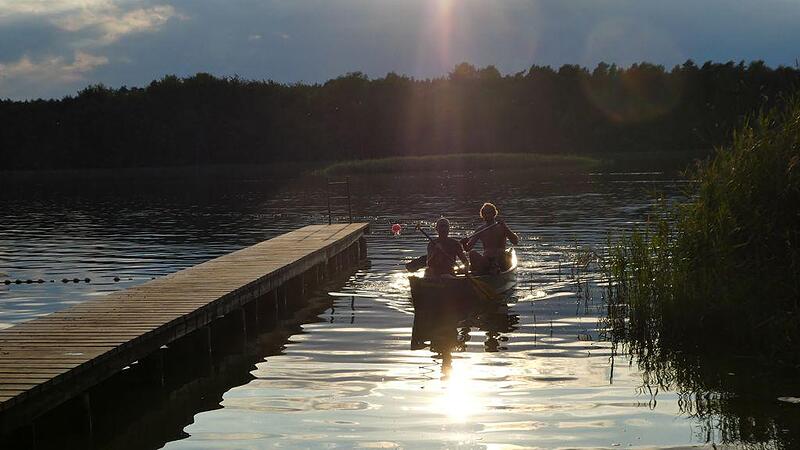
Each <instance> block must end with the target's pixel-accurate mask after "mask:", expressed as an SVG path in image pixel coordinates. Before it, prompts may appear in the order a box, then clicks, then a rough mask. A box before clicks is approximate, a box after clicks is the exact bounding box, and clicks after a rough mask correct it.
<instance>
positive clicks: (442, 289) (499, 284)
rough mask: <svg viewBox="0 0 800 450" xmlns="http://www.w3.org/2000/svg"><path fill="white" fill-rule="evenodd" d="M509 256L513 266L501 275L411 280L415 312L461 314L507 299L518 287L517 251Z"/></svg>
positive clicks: (512, 250) (418, 277) (412, 277)
mask: <svg viewBox="0 0 800 450" xmlns="http://www.w3.org/2000/svg"><path fill="white" fill-rule="evenodd" d="M508 253H509V258H510V261H511V266H510V267H509V268H508V269H506V270H505V271H503V272H500V273H498V274H492V275H476V276H471V277H469V278H467V277H466V276H465V275H463V274H459V275H456V276H454V277H435V278H425V277H421V276H416V275H412V276H410V277H408V281H409V283H410V284H411V303H412V304H413V305H414V310H415V311H416V310H420V309H426V310H430V309H443V308H444V309H449V310H462V309H469V308H474V307H475V306H477V305H480V304H481V303H486V302H496V301H498V300H501V299H505V298H506V294H508V293H509V291H511V289H513V288H514V286H516V284H517V256H516V253H515V252H514V249H510V250H508Z"/></svg>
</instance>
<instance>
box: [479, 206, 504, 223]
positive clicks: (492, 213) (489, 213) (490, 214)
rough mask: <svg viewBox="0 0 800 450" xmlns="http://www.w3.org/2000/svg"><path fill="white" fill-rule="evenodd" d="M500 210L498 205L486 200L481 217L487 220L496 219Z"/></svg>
mask: <svg viewBox="0 0 800 450" xmlns="http://www.w3.org/2000/svg"><path fill="white" fill-rule="evenodd" d="M499 212H500V211H498V210H497V207H496V206H494V204H492V203H489V202H486V203H484V204H483V206H481V218H482V219H483V220H485V221H487V222H491V221H492V220H494V218H495V217H497V214H498V213H499Z"/></svg>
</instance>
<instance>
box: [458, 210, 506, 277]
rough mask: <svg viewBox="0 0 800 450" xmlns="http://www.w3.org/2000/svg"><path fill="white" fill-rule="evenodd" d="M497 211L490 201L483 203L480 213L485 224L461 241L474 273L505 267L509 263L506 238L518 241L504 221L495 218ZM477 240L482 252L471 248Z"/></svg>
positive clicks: (497, 270) (490, 271) (496, 270)
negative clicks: (506, 257) (470, 236)
mask: <svg viewBox="0 0 800 450" xmlns="http://www.w3.org/2000/svg"><path fill="white" fill-rule="evenodd" d="M498 213H499V211H498V210H497V207H496V206H494V205H493V204H492V203H489V202H487V203H484V204H483V206H481V211H480V215H481V218H482V219H483V221H484V222H485V224H484V225H483V226H481V227H480V228H479V229H478V230H477V231H476V232H475V234H474V235H473V236H472V238H470V239H468V240H466V242H462V244H464V249H465V250H466V251H468V252H469V260H470V263H471V266H472V269H473V272H475V273H493V272H500V271H502V270H504V269H506V268H507V267H508V265H509V262H508V261H506V259H505V251H506V239H508V240H509V241H510V242H511V243H512V244H513V245H517V244H518V243H519V236H517V234H516V233H514V232H513V231H511V229H510V228H508V225H506V224H505V222H503V221H502V220H497V215H498ZM495 224H496V225H497V226H495ZM490 227H491V228H490ZM479 240H480V241H481V244H483V254H480V252H477V251H475V250H473V249H472V248H473V247H475V244H476V243H477V241H479Z"/></svg>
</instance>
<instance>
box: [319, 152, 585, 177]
mask: <svg viewBox="0 0 800 450" xmlns="http://www.w3.org/2000/svg"><path fill="white" fill-rule="evenodd" d="M600 162H601V161H600V160H599V159H595V158H591V157H588V156H577V155H556V154H539V153H454V154H449V155H428V156H403V157H390V158H377V159H361V160H353V161H343V162H337V163H334V164H331V165H329V166H328V167H325V168H323V169H321V170H320V171H319V172H320V173H321V174H323V175H346V174H365V173H399V172H438V171H444V170H486V169H526V170H539V169H547V170H552V169H558V170H563V171H568V172H569V171H582V170H587V169H591V168H593V167H597V166H598V165H600Z"/></svg>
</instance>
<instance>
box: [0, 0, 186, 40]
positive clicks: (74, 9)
mask: <svg viewBox="0 0 800 450" xmlns="http://www.w3.org/2000/svg"><path fill="white" fill-rule="evenodd" d="M143 3H144V2H143V1H142V0H59V1H49V0H0V24H2V23H5V24H9V23H15V22H20V21H25V20H27V21H30V20H38V21H43V22H46V23H50V24H52V25H53V26H55V27H56V28H58V29H59V30H61V31H63V32H67V35H66V36H65V38H66V39H68V40H69V39H75V40H77V39H80V40H79V42H80V43H82V44H83V45H86V44H93V45H100V46H102V45H107V44H111V43H113V42H116V41H118V40H119V39H120V38H122V37H123V36H126V35H129V34H133V33H141V32H148V31H157V30H158V29H160V28H161V26H163V25H164V24H165V23H167V22H168V21H169V20H170V19H172V18H176V19H185V18H186V16H184V15H182V14H180V13H179V12H178V11H177V10H176V9H175V7H173V6H172V5H167V4H157V5H143ZM70 34H71V36H70ZM86 35H88V36H90V37H89V39H88V41H87V39H86Z"/></svg>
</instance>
